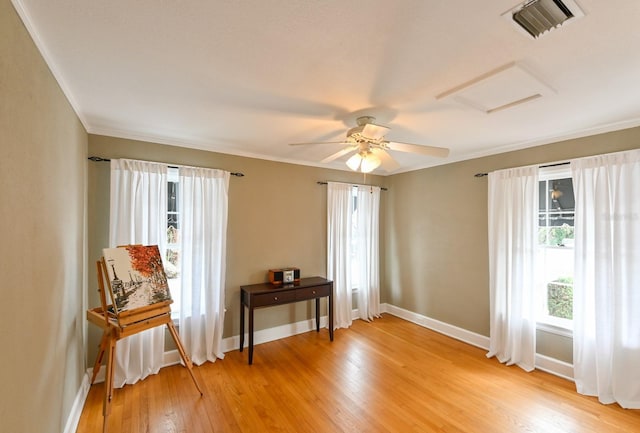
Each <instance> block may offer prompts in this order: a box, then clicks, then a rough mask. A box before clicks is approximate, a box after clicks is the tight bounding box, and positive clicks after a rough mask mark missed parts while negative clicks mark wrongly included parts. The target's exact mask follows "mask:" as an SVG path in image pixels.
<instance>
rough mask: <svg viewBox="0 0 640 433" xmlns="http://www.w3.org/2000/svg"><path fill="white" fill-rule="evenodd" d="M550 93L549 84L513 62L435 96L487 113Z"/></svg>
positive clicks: (551, 90)
mask: <svg viewBox="0 0 640 433" xmlns="http://www.w3.org/2000/svg"><path fill="white" fill-rule="evenodd" d="M553 93H554V90H553V89H552V88H550V87H549V86H547V85H546V84H544V83H543V82H542V81H540V80H539V79H538V78H536V77H535V76H534V75H533V74H532V73H530V72H529V71H527V70H526V69H524V68H523V67H522V66H521V65H519V64H517V63H515V62H512V63H508V64H506V65H504V66H502V67H500V68H497V69H494V70H493V71H490V72H487V73H486V74H483V75H480V76H478V77H476V78H474V79H472V80H470V81H467V82H466V83H463V84H460V85H458V86H456V87H454V88H452V89H450V90H447V91H446V92H443V93H441V94H439V95H438V96H436V99H438V100H440V99H451V100H454V101H456V102H458V103H461V104H464V105H466V106H469V107H471V108H474V109H476V110H480V111H482V112H484V113H487V114H490V113H494V112H496V111H501V110H505V109H508V108H513V107H515V106H518V105H520V104H524V103H525V102H529V101H533V100H535V99H538V98H541V97H542V96H547V95H551V94H553Z"/></svg>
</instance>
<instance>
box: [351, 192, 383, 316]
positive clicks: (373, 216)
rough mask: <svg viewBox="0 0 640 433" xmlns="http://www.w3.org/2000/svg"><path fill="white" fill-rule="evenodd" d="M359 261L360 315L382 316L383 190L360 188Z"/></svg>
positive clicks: (358, 193) (358, 209)
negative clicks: (381, 211) (380, 268)
mask: <svg viewBox="0 0 640 433" xmlns="http://www.w3.org/2000/svg"><path fill="white" fill-rule="evenodd" d="M356 203H357V205H356V209H357V210H356V214H357V217H356V221H357V223H356V231H357V234H356V239H357V250H358V255H359V260H358V283H359V285H358V315H359V316H360V318H361V319H363V320H373V318H374V317H380V272H379V266H378V261H379V259H378V257H379V241H378V237H379V236H378V234H379V213H380V212H379V209H380V188H379V187H375V186H374V187H372V186H358V187H357V193H356Z"/></svg>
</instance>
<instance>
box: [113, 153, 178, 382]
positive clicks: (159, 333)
mask: <svg viewBox="0 0 640 433" xmlns="http://www.w3.org/2000/svg"><path fill="white" fill-rule="evenodd" d="M110 195H111V197H110V199H111V200H110V201H111V205H110V219H109V221H110V222H109V246H110V247H116V246H119V245H127V244H143V245H158V246H159V248H160V251H164V242H165V238H166V229H167V166H166V165H162V164H155V163H150V162H143V161H133V160H127V159H113V160H111V192H110ZM163 354H164V327H157V328H155V329H150V330H147V331H144V332H141V333H139V334H136V335H132V336H130V337H127V338H124V339H122V340H120V341H119V342H118V346H117V348H116V366H115V367H116V368H115V377H114V386H115V387H122V386H124V385H125V384H132V383H135V382H137V381H138V380H141V379H144V378H145V377H147V376H148V375H150V374H155V373H157V372H158V371H159V370H160V367H162V361H163Z"/></svg>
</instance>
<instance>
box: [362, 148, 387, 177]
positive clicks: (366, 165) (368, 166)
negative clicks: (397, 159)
mask: <svg viewBox="0 0 640 433" xmlns="http://www.w3.org/2000/svg"><path fill="white" fill-rule="evenodd" d="M381 163H382V161H381V160H380V158H378V157H377V156H376V155H374V154H373V153H367V154H366V155H365V156H364V157H363V158H362V164H361V165H360V171H361V172H363V173H371V172H372V171H373V170H375V169H376V168H378V167H380V164H381Z"/></svg>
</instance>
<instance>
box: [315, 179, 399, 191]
mask: <svg viewBox="0 0 640 433" xmlns="http://www.w3.org/2000/svg"><path fill="white" fill-rule="evenodd" d="M316 183H317V184H318V185H326V184H328V183H329V182H327V181H326V180H319V181H318V182H316ZM336 183H344V184H347V185H353V186H378V185H367V184H364V183H353V182H336ZM379 188H380V189H381V190H382V191H386V190H387V188H385V187H383V186H381V187H379Z"/></svg>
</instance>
